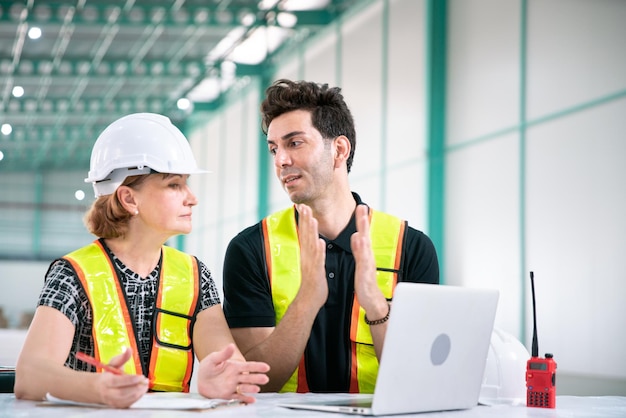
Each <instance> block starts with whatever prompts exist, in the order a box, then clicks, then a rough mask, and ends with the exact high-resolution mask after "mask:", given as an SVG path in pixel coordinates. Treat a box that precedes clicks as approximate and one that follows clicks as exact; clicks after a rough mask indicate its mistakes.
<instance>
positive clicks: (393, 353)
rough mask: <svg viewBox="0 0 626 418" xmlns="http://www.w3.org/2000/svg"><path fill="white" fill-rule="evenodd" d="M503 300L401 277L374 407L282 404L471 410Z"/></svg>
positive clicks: (343, 407)
mask: <svg viewBox="0 0 626 418" xmlns="http://www.w3.org/2000/svg"><path fill="white" fill-rule="evenodd" d="M497 303H498V291H497V290H495V289H476V288H467V287H459V286H445V285H431V284H421V283H406V282H401V283H398V285H397V286H396V288H395V291H394V296H393V301H392V308H391V315H390V318H389V323H388V327H387V334H386V336H385V345H384V347H383V353H382V357H381V361H380V367H379V371H378V378H377V380H376V389H375V393H374V396H373V399H372V405H371V408H370V407H368V406H366V405H355V404H354V400H350V401H349V402H348V403H347V404H344V403H342V402H335V401H332V402H327V403H317V402H310V403H302V404H284V405H282V406H287V407H291V408H298V409H314V410H323V411H329V412H341V413H354V414H360V415H391V414H404V413H416V412H428V411H444V410H452V409H466V408H471V407H473V406H475V405H477V404H478V396H479V394H480V388H481V384H482V378H483V372H484V369H485V363H486V360H487V354H488V349H489V342H490V340H491V333H492V331H493V324H494V319H495V315H496V308H497ZM316 404H317V405H316Z"/></svg>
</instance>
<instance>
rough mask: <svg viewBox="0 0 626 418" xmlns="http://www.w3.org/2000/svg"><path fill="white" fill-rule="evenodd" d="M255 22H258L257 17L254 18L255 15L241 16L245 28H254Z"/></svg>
mask: <svg viewBox="0 0 626 418" xmlns="http://www.w3.org/2000/svg"><path fill="white" fill-rule="evenodd" d="M255 20H256V17H255V16H254V14H253V13H246V14H244V15H243V16H241V19H240V21H241V24H242V25H244V26H252V24H253V23H254V21H255Z"/></svg>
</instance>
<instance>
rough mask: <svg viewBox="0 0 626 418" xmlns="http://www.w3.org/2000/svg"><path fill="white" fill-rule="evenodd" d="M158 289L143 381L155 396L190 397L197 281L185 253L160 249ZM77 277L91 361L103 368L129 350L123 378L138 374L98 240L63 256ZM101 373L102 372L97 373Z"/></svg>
mask: <svg viewBox="0 0 626 418" xmlns="http://www.w3.org/2000/svg"><path fill="white" fill-rule="evenodd" d="M162 250H163V251H162V264H161V272H160V277H159V288H158V292H157V295H156V306H155V314H154V316H153V323H152V329H153V342H152V351H151V353H150V365H149V368H148V378H149V379H150V389H151V390H154V391H168V392H189V381H190V380H191V374H192V372H193V349H192V344H191V332H192V329H191V328H192V326H193V319H194V316H195V312H196V304H197V300H198V295H199V289H200V281H199V274H198V263H197V261H196V259H195V258H194V257H192V256H190V255H188V254H185V253H183V252H181V251H178V250H176V249H174V248H171V247H167V246H163V247H162ZM64 258H65V259H66V260H68V261H69V262H70V263H71V264H72V267H73V268H74V270H75V271H76V274H77V275H78V277H79V279H80V281H81V283H82V285H83V288H84V289H85V292H86V293H87V296H88V298H89V303H90V304H91V309H92V311H93V331H92V333H93V339H94V345H95V347H94V352H95V355H94V356H95V357H96V358H97V359H98V360H100V361H101V362H103V363H108V362H109V361H110V360H111V358H112V357H114V356H116V355H118V354H121V350H122V348H124V347H130V348H131V349H132V352H133V357H132V360H133V361H128V362H127V363H126V364H125V365H124V372H125V373H128V374H143V367H142V363H141V360H140V355H139V350H138V348H137V336H136V335H135V332H134V325H133V322H132V319H131V316H130V314H129V311H128V306H127V305H126V297H125V294H124V290H123V289H122V287H121V282H120V280H119V278H118V276H117V273H116V269H115V267H114V265H113V260H112V259H111V258H110V257H109V256H108V254H107V251H106V250H105V249H104V247H103V246H102V243H101V242H100V241H98V240H96V241H94V242H93V243H91V244H89V245H87V246H85V247H83V248H80V249H78V250H76V251H74V252H72V253H70V254H68V255H66V256H65V257H64ZM98 372H101V370H98Z"/></svg>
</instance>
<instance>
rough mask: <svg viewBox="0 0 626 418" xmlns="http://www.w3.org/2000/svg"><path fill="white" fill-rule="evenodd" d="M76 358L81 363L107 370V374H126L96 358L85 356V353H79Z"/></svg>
mask: <svg viewBox="0 0 626 418" xmlns="http://www.w3.org/2000/svg"><path fill="white" fill-rule="evenodd" d="M76 358H77V359H79V360H81V361H84V362H85V363H89V364H91V365H92V366H96V367H99V368H101V369H103V370H106V371H107V372H111V373H113V374H124V372H123V371H121V370H120V369H117V368H115V367H113V366H109V365H108V364H104V363H103V362H101V361H98V360H96V359H95V358H94V357H91V356H90V355H89V354H85V353H82V352H80V351H78V352H77V353H76Z"/></svg>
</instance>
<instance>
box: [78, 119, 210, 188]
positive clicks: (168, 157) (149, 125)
mask: <svg viewBox="0 0 626 418" xmlns="http://www.w3.org/2000/svg"><path fill="white" fill-rule="evenodd" d="M151 171H157V172H159V173H171V174H198V173H206V172H207V171H206V170H202V169H199V168H198V165H197V164H196V160H195V158H194V156H193V153H192V152H191V147H190V146H189V142H188V141H187V138H185V136H184V135H183V133H182V132H181V131H180V130H179V129H178V128H177V127H176V126H174V125H173V124H172V122H171V121H170V120H169V118H167V117H166V116H163V115H158V114H155V113H134V114H131V115H127V116H124V117H122V118H120V119H118V120H116V121H115V122H113V123H111V124H110V125H109V126H108V127H107V128H106V129H105V130H104V131H103V132H102V133H101V134H100V136H99V137H98V139H97V140H96V143H95V144H94V146H93V149H92V151H91V162H90V170H89V174H88V177H87V178H86V179H85V182H86V183H92V184H93V189H94V192H95V194H96V197H99V196H105V195H108V194H112V193H113V192H115V190H116V189H117V188H118V187H119V186H120V185H121V184H122V183H123V182H124V179H125V178H126V177H128V176H136V175H141V174H149V173H150V172H151Z"/></svg>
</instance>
